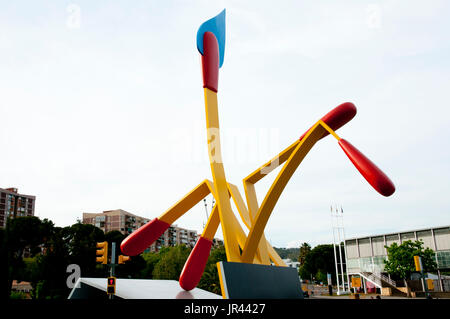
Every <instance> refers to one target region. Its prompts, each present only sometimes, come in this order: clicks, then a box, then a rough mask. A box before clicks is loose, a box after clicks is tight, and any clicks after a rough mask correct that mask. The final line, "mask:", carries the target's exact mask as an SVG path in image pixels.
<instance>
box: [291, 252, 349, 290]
mask: <svg viewBox="0 0 450 319" xmlns="http://www.w3.org/2000/svg"><path fill="white" fill-rule="evenodd" d="M343 258H344V256H343ZM335 269H336V268H335V261H334V250H333V245H328V244H327V245H318V246H316V247H314V248H313V249H312V250H311V251H310V252H309V253H308V254H307V255H306V257H305V262H304V263H303V264H302V265H301V266H300V269H299V275H300V277H301V278H303V279H310V278H311V277H314V278H315V279H316V280H318V281H322V282H326V274H327V273H330V274H332V278H334V277H335V274H336V271H335Z"/></svg>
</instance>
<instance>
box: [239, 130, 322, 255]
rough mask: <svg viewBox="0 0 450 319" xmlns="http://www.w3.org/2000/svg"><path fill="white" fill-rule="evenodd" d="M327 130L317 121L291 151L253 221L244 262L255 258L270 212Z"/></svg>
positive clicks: (245, 249)
mask: <svg viewBox="0 0 450 319" xmlns="http://www.w3.org/2000/svg"><path fill="white" fill-rule="evenodd" d="M325 132H326V129H325V128H324V127H323V126H322V125H320V123H319V122H317V123H316V124H315V125H314V126H313V127H312V128H311V129H310V130H309V132H308V134H306V136H305V137H304V138H303V139H302V140H301V141H300V142H299V143H298V144H297V145H296V146H295V149H294V150H293V151H292V152H291V155H290V156H289V158H288V160H287V162H286V163H285V164H284V166H283V168H282V169H281V171H280V172H279V173H278V175H277V177H276V179H275V181H274V182H273V184H272V186H271V187H270V189H269V191H268V193H267V194H266V197H265V198H264V201H263V203H262V204H261V207H260V208H259V210H258V213H257V215H256V218H255V222H254V223H253V225H252V226H253V227H252V229H251V230H250V232H249V234H248V237H247V241H246V244H245V247H244V250H243V252H242V257H241V259H242V262H246V263H250V262H251V261H252V260H253V258H254V255H255V253H256V250H257V248H258V245H259V241H260V239H261V237H262V234H263V232H264V228H265V227H266V224H267V222H268V220H269V217H270V214H271V213H272V211H273V208H274V207H275V204H276V202H277V201H278V199H279V197H280V195H281V192H282V191H283V190H284V188H285V187H286V184H287V183H288V182H289V179H290V178H291V177H292V175H293V174H294V172H295V170H296V169H297V167H298V166H299V165H300V163H301V162H302V160H303V159H304V158H305V156H306V155H307V154H308V152H309V151H310V150H311V148H312V147H313V146H314V144H315V143H316V142H317V141H318V140H319V139H320V138H321V137H322V135H323V133H325Z"/></svg>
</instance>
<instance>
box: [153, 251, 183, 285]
mask: <svg viewBox="0 0 450 319" xmlns="http://www.w3.org/2000/svg"><path fill="white" fill-rule="evenodd" d="M190 252H191V249H190V248H188V247H187V246H185V245H178V246H175V247H164V248H163V249H161V250H160V252H159V253H160V260H159V261H158V263H157V264H156V265H155V268H154V269H153V274H152V275H153V278H154V279H172V280H178V279H179V278H180V274H181V271H182V270H183V267H184V263H185V262H186V260H187V258H188V257H189V253H190Z"/></svg>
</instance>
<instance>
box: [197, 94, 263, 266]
mask: <svg viewBox="0 0 450 319" xmlns="http://www.w3.org/2000/svg"><path fill="white" fill-rule="evenodd" d="M204 93H205V108H206V128H207V136H208V154H209V162H210V165H211V173H212V176H213V181H214V187H215V190H216V194H215V195H216V196H215V197H216V201H217V205H218V207H219V216H220V221H221V225H222V233H223V240H224V244H225V252H226V255H227V260H228V261H232V262H239V261H240V260H241V258H240V255H241V254H240V251H239V245H238V243H237V240H236V237H235V236H234V234H235V231H234V230H235V229H234V228H235V227H234V226H235V223H234V221H233V217H234V214H233V211H232V209H231V203H230V199H229V196H228V187H227V180H226V177H225V170H224V167H223V163H222V154H221V149H220V134H219V128H220V127H219V114H218V106H217V93H216V92H213V91H211V90H210V89H208V88H205V89H204ZM255 251H256V249H255ZM251 260H253V256H252V257H251Z"/></svg>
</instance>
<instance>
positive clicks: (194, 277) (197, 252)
mask: <svg viewBox="0 0 450 319" xmlns="http://www.w3.org/2000/svg"><path fill="white" fill-rule="evenodd" d="M211 246H212V241H211V240H209V239H207V238H204V237H199V239H198V241H197V243H196V244H195V247H194V249H193V250H192V251H191V254H190V255H189V258H188V259H187V260H186V263H185V264H184V268H183V270H182V271H181V275H180V286H181V288H183V289H184V290H192V289H194V288H195V287H197V285H198V283H199V282H200V279H201V278H202V274H203V271H204V270H205V266H206V262H207V261H208V257H209V252H210V251H211Z"/></svg>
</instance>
